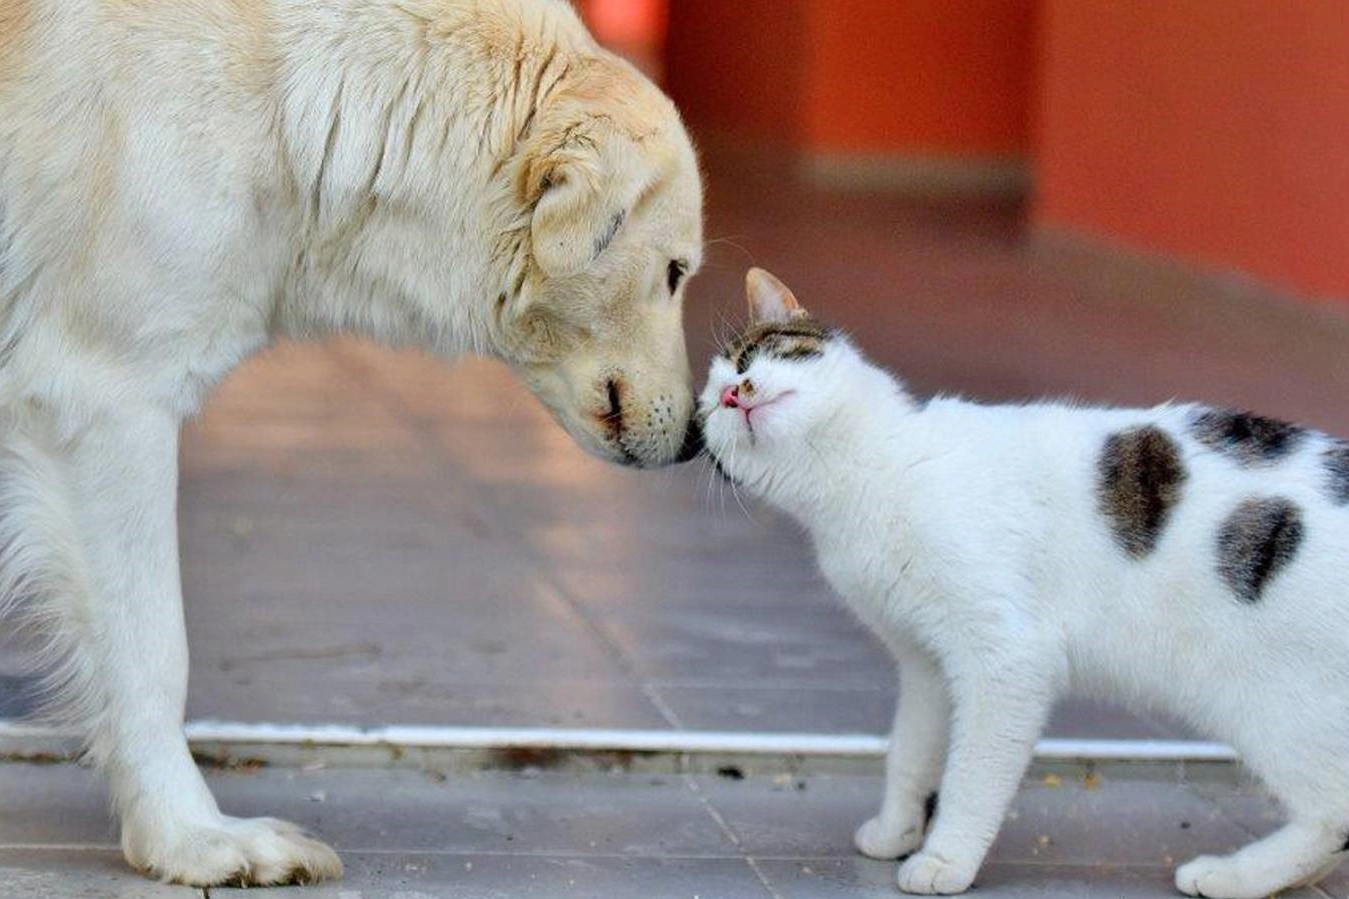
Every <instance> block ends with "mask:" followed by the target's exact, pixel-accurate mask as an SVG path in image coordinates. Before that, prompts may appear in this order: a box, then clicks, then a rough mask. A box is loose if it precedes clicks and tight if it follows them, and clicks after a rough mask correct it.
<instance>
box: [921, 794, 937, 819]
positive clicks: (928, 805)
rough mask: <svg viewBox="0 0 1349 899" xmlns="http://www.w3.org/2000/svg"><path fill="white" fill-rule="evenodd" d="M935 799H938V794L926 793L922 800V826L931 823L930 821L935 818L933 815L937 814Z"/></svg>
mask: <svg viewBox="0 0 1349 899" xmlns="http://www.w3.org/2000/svg"><path fill="white" fill-rule="evenodd" d="M937 801H938V796H937V794H936V793H928V794H927V798H926V799H924V800H923V826H924V827H927V826H928V825H929V824H931V823H932V819H933V818H935V817H936V816H937Z"/></svg>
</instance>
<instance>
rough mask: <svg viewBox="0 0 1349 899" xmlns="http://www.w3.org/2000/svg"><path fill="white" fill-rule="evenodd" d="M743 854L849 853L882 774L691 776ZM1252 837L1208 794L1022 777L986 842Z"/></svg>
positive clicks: (1157, 857) (1072, 845) (1053, 851)
mask: <svg viewBox="0 0 1349 899" xmlns="http://www.w3.org/2000/svg"><path fill="white" fill-rule="evenodd" d="M698 783H699V785H700V788H701V789H702V790H703V791H704V793H705V794H706V796H707V797H708V799H709V801H710V802H711V804H712V805H713V807H714V808H716V809H717V810H718V811H719V812H720V814H721V815H722V816H723V817H724V818H725V820H726V821H727V823H728V824H729V826H730V827H731V828H732V830H733V831H734V832H735V833H736V835H737V836H738V837H739V839H740V840H741V842H742V845H743V846H744V848H745V851H746V852H747V853H749V854H750V855H754V856H764V857H778V858H791V857H807V858H830V857H833V858H840V857H841V858H849V857H851V856H852V855H853V854H854V850H853V846H852V836H853V833H854V832H855V831H856V829H857V827H858V826H859V825H860V824H861V823H862V822H863V821H865V820H867V819H869V818H870V817H871V816H873V815H874V814H875V813H876V810H877V809H878V808H879V806H880V799H881V780H880V778H879V777H833V778H826V777H818V778H811V779H809V780H803V781H795V780H792V779H788V778H778V779H773V778H749V779H747V780H744V781H740V782H736V781H729V780H726V779H724V778H713V777H704V778H700V779H699V781H698ZM1248 841H1249V837H1248V835H1247V834H1246V833H1245V832H1244V831H1243V830H1241V829H1240V828H1239V827H1237V826H1236V825H1234V824H1233V823H1232V822H1231V821H1229V820H1228V819H1227V818H1226V817H1225V816H1223V815H1222V814H1221V813H1220V812H1219V811H1218V809H1217V808H1216V807H1215V806H1213V805H1212V804H1211V803H1208V802H1207V801H1205V800H1202V799H1200V798H1198V797H1196V796H1194V795H1193V794H1191V793H1188V792H1186V791H1184V790H1182V789H1181V788H1179V787H1176V786H1173V785H1168V784H1157V783H1146V782H1141V781H1134V782H1129V783H1112V782H1106V783H1104V784H1101V785H1099V786H1098V787H1096V788H1095V789H1089V788H1086V787H1083V786H1081V785H1077V784H1062V785H1060V786H1058V787H1048V786H1045V785H1043V784H1042V783H1038V782H1032V783H1028V784H1026V785H1025V786H1024V787H1023V789H1022V790H1021V792H1020V793H1019V795H1018V796H1017V799H1016V801H1015V803H1014V804H1013V807H1012V810H1011V811H1010V812H1009V814H1008V817H1007V820H1006V821H1005V822H1004V823H1003V826H1002V829H1001V831H1000V833H999V835H998V838H997V840H996V841H995V843H994V845H993V848H992V850H991V858H993V859H994V860H996V861H1017V862H1028V863H1029V862H1034V863H1037V864H1107V863H1108V864H1114V865H1164V866H1171V865H1174V864H1176V863H1177V862H1182V861H1185V860H1186V859H1188V858H1190V857H1191V856H1194V855H1198V854H1201V853H1208V852H1228V851H1231V850H1233V849H1235V848H1237V847H1238V846H1240V845H1243V844H1245V843H1246V842H1248Z"/></svg>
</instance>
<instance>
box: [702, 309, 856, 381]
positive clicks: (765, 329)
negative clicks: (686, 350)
mask: <svg viewBox="0 0 1349 899" xmlns="http://www.w3.org/2000/svg"><path fill="white" fill-rule="evenodd" d="M833 336H834V332H833V331H832V330H831V329H830V328H829V327H828V326H827V325H824V324H821V323H820V322H817V321H815V320H814V319H810V318H794V319H792V320H791V321H786V322H763V323H760V324H757V325H754V326H752V327H751V328H750V329H749V330H748V331H746V332H745V333H744V334H742V335H740V337H738V338H736V339H735V340H733V341H732V342H731V344H730V345H729V346H728V347H727V348H726V352H725V356H726V358H727V359H728V360H729V361H730V362H731V364H732V365H734V366H735V370H736V372H737V373H738V374H742V375H743V374H744V373H745V372H747V371H749V367H750V365H752V364H753V362H754V360H755V358H757V357H758V356H759V355H761V354H762V355H766V356H771V357H773V358H775V359H813V358H815V357H818V356H821V355H823V354H824V346H825V344H826V343H827V342H828V341H829V340H830V339H831V338H832V337H833Z"/></svg>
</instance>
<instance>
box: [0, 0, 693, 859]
mask: <svg viewBox="0 0 1349 899" xmlns="http://www.w3.org/2000/svg"><path fill="white" fill-rule="evenodd" d="M701 204H702V195H701V185H700V178H699V173H698V168H697V162H696V159H695V157H694V152H693V148H692V145H691V144H690V142H689V139H688V136H687V134H686V133H685V130H684V128H683V126H682V124H681V123H680V120H679V116H678V114H677V113H676V111H675V109H674V106H673V105H672V104H671V103H670V101H669V100H668V99H667V98H665V97H664V96H663V95H662V94H661V93H660V91H659V90H657V89H656V88H655V87H654V86H653V85H652V84H651V83H650V82H649V81H647V80H646V79H645V78H643V77H642V76H641V75H640V74H639V73H638V72H637V71H636V70H635V69H633V68H632V67H631V66H630V65H628V64H627V63H625V62H623V61H621V60H619V59H618V58H617V57H615V56H613V55H612V54H610V53H608V52H606V51H604V50H603V49H601V48H600V47H598V46H597V45H596V44H595V42H594V41H593V40H592V39H591V37H590V35H589V34H588V33H587V32H586V30H585V28H584V26H583V25H582V23H581V21H580V20H579V19H578V18H577V16H576V14H575V12H574V11H573V9H572V7H571V6H570V4H568V3H566V2H564V0H174V2H149V3H130V2H109V0H0V607H3V606H4V605H5V604H14V605H17V606H18V607H19V611H20V614H21V615H22V616H26V618H27V620H28V621H30V622H31V623H34V624H35V625H36V626H37V628H38V630H39V631H40V632H41V634H42V636H44V637H46V638H48V641H49V642H48V646H49V647H50V657H49V659H48V662H49V664H48V666H47V667H48V668H49V669H50V670H53V671H54V676H53V685H54V686H55V687H56V688H57V689H56V691H55V692H56V694H57V700H58V705H59V709H60V711H62V712H64V713H66V715H67V716H68V717H69V718H71V719H73V721H74V722H75V723H77V724H78V725H79V726H80V727H81V728H82V729H84V730H85V731H86V732H87V733H88V735H89V741H90V751H91V754H92V757H93V759H94V760H95V761H96V762H97V763H98V764H99V765H100V767H102V768H103V769H104V770H105V771H106V773H107V775H108V777H109V780H110V782H111V786H112V792H113V798H114V802H115V805H116V808H117V810H118V812H119V814H120V817H121V823H122V846H123V849H124V851H125V854H126V857H127V859H128V860H129V861H130V862H131V863H132V864H134V865H135V866H137V867H138V868H141V869H142V870H144V871H146V872H148V873H150V874H152V875H154V876H157V877H161V878H164V879H168V880H174V881H179V882H183V883H189V884H194V885H203V886H209V885H214V884H218V883H222V882H226V881H236V880H242V881H247V882H249V883H253V884H268V883H274V882H281V881H287V880H292V879H301V880H313V879H318V878H323V877H331V876H336V875H337V874H339V873H340V871H341V865H340V864H339V862H338V859H337V856H336V855H334V853H333V852H332V850H331V849H329V848H328V847H327V846H324V845H323V844H321V843H319V842H318V841H316V840H313V839H310V838H308V837H306V836H305V835H303V834H301V833H300V832H299V831H298V830H297V829H296V828H295V827H293V826H291V825H287V824H284V823H282V822H277V821H274V820H271V819H257V820H241V819H237V818H233V817H230V816H227V815H225V814H223V813H222V812H221V810H220V809H219V808H218V807H217V805H216V802H215V800H214V799H213V798H212V797H211V794H210V792H209V791H208V790H207V787H206V784H205V783H204V782H203V780H202V778H201V775H200V774H199V773H198V771H197V768H196V766H195V765H194V764H193V761H192V758H191V756H190V755H189V752H188V746H187V743H186V741H185V740H184V737H183V731H182V722H183V710H184V700H185V696H186V690H187V673H188V664H187V643H186V636H185V634H184V629H183V610H182V601H181V595H180V590H181V588H180V581H179V571H178V548H177V533H176V523H175V505H176V501H177V472H178V458H177V457H178V427H179V422H180V421H181V420H182V419H183V418H184V417H185V416H188V415H191V414H192V413H193V412H195V410H196V409H197V408H198V407H199V405H200V403H201V401H202V398H203V397H204V396H205V395H206V393H207V392H208V391H209V389H210V388H211V387H212V386H213V385H214V384H215V383H216V382H217V381H219V380H220V379H221V378H222V377H224V376H225V375H226V374H227V373H228V372H229V371H230V369H231V368H233V367H234V366H235V365H236V364H238V363H239V362H240V361H241V360H243V359H244V358H246V357H247V356H249V355H250V354H252V353H253V352H255V351H256V350H258V349H259V348H261V347H262V346H263V345H265V344H266V343H267V342H268V341H270V340H271V339H272V338H274V337H278V336H281V337H292V338H307V337H322V336H325V335H329V334H333V333H337V332H345V333H356V334H362V335H365V336H367V337H371V338H374V339H377V340H381V341H384V342H387V343H394V344H405V345H414V346H418V347H422V348H425V349H426V350H429V351H432V352H436V353H442V354H446V355H453V354H456V353H461V352H480V353H484V354H489V355H492V356H494V357H496V358H499V359H502V360H504V361H505V362H507V363H509V364H510V365H511V366H513V367H514V368H515V369H516V371H517V372H518V373H519V374H520V375H521V376H522V377H523V378H524V379H525V381H526V382H527V383H528V384H529V386H530V388H531V389H532V390H533V391H534V392H535V394H536V395H538V396H539V397H540V398H541V399H542V400H543V401H544V402H545V403H546V404H547V405H548V406H549V408H550V409H551V410H552V411H553V412H554V414H555V415H556V417H557V418H558V420H559V421H560V422H561V423H562V424H563V426H564V427H566V428H567V429H568V431H569V432H570V433H571V434H572V436H573V437H575V438H576V440H577V441H578V442H579V443H581V444H582V445H583V446H585V447H586V448H587V449H589V450H591V451H592V452H594V453H596V454H599V455H602V456H605V457H607V458H610V459H615V460H621V461H625V462H630V463H638V464H647V465H657V464H661V463H663V462H668V461H671V460H672V459H673V457H674V456H675V455H676V453H677V452H678V451H679V448H680V446H681V443H682V442H683V441H684V439H685V435H686V425H687V424H688V422H689V421H690V420H691V413H692V409H693V405H694V398H693V390H692V386H691V378H690V376H689V370H688V364H687V361H686V359H685V352H684V336H683V329H682V326H681V312H680V306H681V303H680V298H681V296H682V293H683V291H682V287H680V286H679V284H678V283H677V279H676V277H675V276H676V275H677V274H679V273H680V271H683V272H685V273H689V274H691V273H692V271H693V270H694V269H696V268H697V266H698V264H699V260H700V257H701V241H702V223H701ZM674 263H678V266H679V267H678V269H676V268H674V267H672V265H673V264H674ZM672 284H673V285H674V287H675V288H676V289H673V290H672ZM335 389H336V388H335ZM620 412H621V414H620Z"/></svg>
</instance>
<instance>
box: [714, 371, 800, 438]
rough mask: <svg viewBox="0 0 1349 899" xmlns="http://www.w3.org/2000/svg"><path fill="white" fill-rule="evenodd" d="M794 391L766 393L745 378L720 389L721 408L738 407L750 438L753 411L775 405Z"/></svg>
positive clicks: (752, 433) (752, 427) (752, 428)
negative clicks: (743, 417)
mask: <svg viewBox="0 0 1349 899" xmlns="http://www.w3.org/2000/svg"><path fill="white" fill-rule="evenodd" d="M795 393H796V391H795V390H784V391H782V392H781V393H776V394H766V393H764V392H762V391H760V390H758V389H757V388H756V387H755V386H754V382H753V381H751V380H750V379H749V378H746V379H745V380H743V381H741V382H740V383H739V384H729V385H727V386H726V387H725V388H724V389H723V390H722V391H721V407H722V408H723V409H739V410H740V412H741V413H743V414H744V416H745V426H746V427H747V428H749V433H750V437H751V438H752V437H753V436H754V413H755V412H760V411H761V410H763V409H766V408H768V407H769V406H773V405H776V404H778V403H780V402H782V401H783V400H785V399H787V398H788V397H789V396H792V395H794V394H795Z"/></svg>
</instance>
